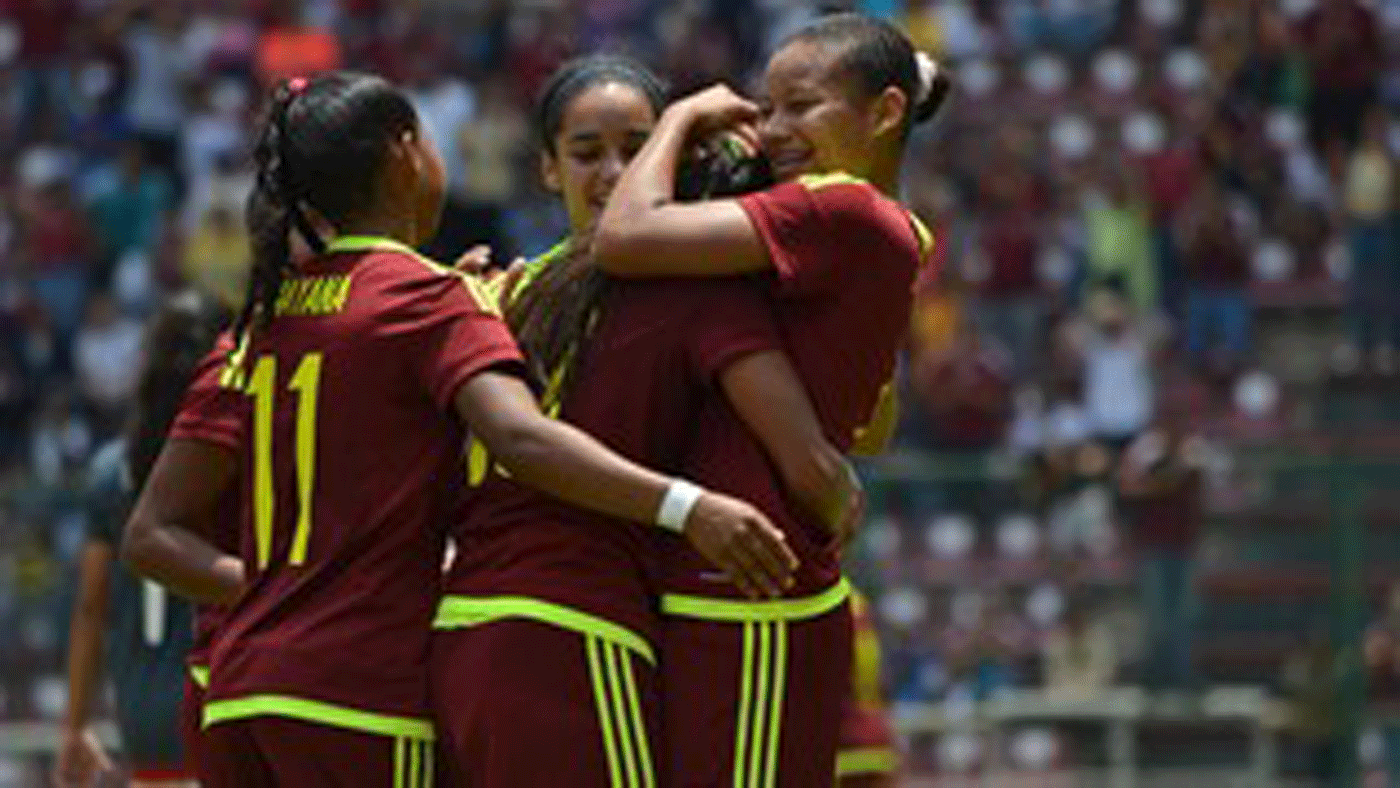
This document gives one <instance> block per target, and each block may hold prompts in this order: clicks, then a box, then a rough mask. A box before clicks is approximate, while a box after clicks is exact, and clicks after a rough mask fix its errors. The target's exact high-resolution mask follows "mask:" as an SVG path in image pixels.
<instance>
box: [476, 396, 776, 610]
mask: <svg viewBox="0 0 1400 788" xmlns="http://www.w3.org/2000/svg"><path fill="white" fill-rule="evenodd" d="M455 402H456V407H457V412H458V414H459V415H460V416H461V418H462V420H463V421H464V422H465V423H466V424H468V425H469V426H470V428H471V430H472V432H473V434H475V435H476V437H477V438H478V439H479V440H480V441H481V442H482V443H483V444H484V445H485V446H486V448H487V449H488V450H489V451H490V452H491V455H492V456H493V457H495V458H496V460H497V461H498V462H500V464H501V465H502V466H504V467H505V468H506V469H507V470H509V471H510V473H511V475H512V477H514V478H515V479H517V480H519V481H520V482H522V483H524V484H526V485H529V486H531V487H534V488H536V489H538V490H541V491H542V492H546V493H548V494H550V495H553V496H554V497H556V498H559V499H561V500H564V501H567V502H569V503H572V504H574V505H576V506H580V507H583V508H586V509H591V510H593V511H597V512H601V513H603V514H607V515H610V516H613V517H617V518H620V519H624V520H631V521H634V522H639V523H648V524H650V523H652V522H654V520H655V517H656V513H657V510H658V509H659V507H660V505H661V501H662V498H663V497H664V496H665V495H666V491H667V489H668V488H669V487H670V485H671V483H672V481H673V480H672V479H671V478H669V477H666V476H663V475H661V474H659V473H655V472H653V471H650V470H648V469H646V468H643V467H641V466H640V465H637V464H636V463H633V462H631V461H629V460H627V459H625V458H623V457H621V456H619V455H618V454H616V453H615V452H612V451H610V450H609V449H607V448H606V447H605V446H603V445H602V444H601V443H599V442H598V441H596V440H594V439H593V438H592V437H590V436H589V435H587V434H586V433H584V432H582V431H581V430H579V429H577V428H575V427H573V426H571V425H569V424H567V423H565V422H562V421H557V420H555V419H551V418H548V417H547V416H545V415H544V414H543V413H542V412H540V409H539V403H538V402H537V401H536V400H535V397H534V395H532V394H531V393H530V390H529V389H528V388H526V386H525V384H524V383H523V382H521V381H520V379H519V378H516V377H514V376H511V375H506V374H502V373H498V372H490V371H488V372H483V373H481V374H478V375H476V376H474V377H473V378H471V379H470V380H469V381H467V382H466V383H465V384H463V385H462V387H461V388H460V389H458V391H457V394H456V400H455ZM684 533H685V536H686V538H687V539H689V540H690V541H691V543H692V544H694V545H695V547H696V549H697V550H699V551H700V552H701V553H702V554H704V555H705V557H706V558H708V559H710V560H711V561H713V562H714V563H715V564H716V566H718V567H719V568H720V569H722V570H724V571H725V572H726V573H728V574H729V576H730V578H731V579H733V581H734V582H735V584H736V585H738V586H739V587H740V588H741V589H743V590H744V591H745V592H746V593H748V594H750V595H751V596H761V595H765V594H766V595H770V596H777V595H779V594H781V591H782V589H783V588H784V587H786V585H788V584H789V583H790V582H791V571H792V569H794V568H795V567H796V565H797V559H796V557H795V556H794V555H793V554H792V551H791V550H790V549H789V548H788V547H787V544H786V540H785V539H784V538H783V535H782V532H780V531H779V530H778V529H777V528H775V527H774V526H773V524H772V523H770V522H768V520H767V518H765V517H763V515H761V514H760V513H759V512H758V511H757V510H755V509H753V508H752V507H750V506H748V505H747V504H743V503H741V502H739V501H736V500H734V499H731V498H727V497H725V496H721V495H716V494H713V493H706V494H704V495H703V496H702V497H701V499H700V501H699V502H698V503H697V504H696V505H695V508H694V509H692V510H691V514H690V517H689V519H687V521H686V524H685V529H684Z"/></svg>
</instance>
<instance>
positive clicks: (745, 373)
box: [720, 351, 863, 543]
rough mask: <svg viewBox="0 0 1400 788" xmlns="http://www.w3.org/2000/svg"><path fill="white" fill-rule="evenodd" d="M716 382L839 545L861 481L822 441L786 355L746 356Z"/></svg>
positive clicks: (853, 521)
mask: <svg viewBox="0 0 1400 788" xmlns="http://www.w3.org/2000/svg"><path fill="white" fill-rule="evenodd" d="M720 384H721V386H722V387H723V389H724V393H725V396H726V397H727V398H728V399H729V402H730V404H731V405H733V406H734V410H735V411H736V412H737V413H738V414H739V418H740V419H741V420H742V421H743V422H744V425H745V426H746V427H748V429H749V431H750V432H752V433H753V434H754V436H755V437H757V438H758V440H759V443H761V444H762V445H763V448H764V451H765V452H766V453H767V454H768V456H769V458H770V459H772V460H773V463H774V464H775V465H776V466H777V468H778V473H779V475H781V476H782V478H783V484H784V486H786V487H787V489H788V491H789V492H791V493H792V495H793V497H794V498H796V499H797V500H798V502H800V503H801V504H802V505H803V506H804V507H805V508H806V509H807V510H808V511H810V512H813V513H814V514H816V515H818V516H820V517H821V518H822V520H823V521H824V522H825V523H826V524H827V526H828V527H829V528H830V529H831V532H832V534H833V536H835V537H836V538H837V539H838V540H839V543H845V542H846V541H848V540H849V538H850V537H851V536H852V534H853V533H854V530H855V527H856V525H857V524H858V520H859V518H860V515H861V508H862V498H863V494H862V491H861V488H860V482H859V481H858V480H857V479H856V476H855V473H854V471H852V470H851V467H850V464H849V463H848V462H847V461H846V458H845V456H843V455H842V454H841V452H840V451H839V450H838V449H837V448H836V447H835V446H832V445H831V442H830V441H828V440H827V438H826V435H825V433H824V432H823V431H822V428H821V423H820V421H818V419H817V414H816V412H815V411H814V410H813V409H812V402H811V400H810V399H809V398H808V397H807V391H806V389H805V388H804V387H803V386H802V382H801V380H800V379H799V378H798V377H797V371H796V370H795V369H793V367H792V363H791V362H790V361H788V358H787V356H786V355H784V354H782V353H780V352H778V351H765V352H762V353H753V354H750V355H748V356H745V357H744V358H742V359H740V360H738V361H736V362H734V363H733V364H730V365H729V366H728V367H726V368H725V369H724V371H723V372H722V373H721V374H720Z"/></svg>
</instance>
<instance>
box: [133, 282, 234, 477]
mask: <svg viewBox="0 0 1400 788" xmlns="http://www.w3.org/2000/svg"><path fill="white" fill-rule="evenodd" d="M227 319H228V315H227V313H226V312H225V311H224V309H223V307H222V306H221V305H220V304H219V303H218V302H217V301H216V300H214V299H213V298H209V297H207V296H205V295H202V294H200V293H198V292H196V291H194V290H186V291H183V292H180V293H177V294H175V295H173V296H171V297H170V298H169V299H167V300H166V302H165V303H164V304H162V305H161V307H160V309H159V310H158V311H157V312H156V314H155V315H154V316H153V317H152V318H151V321H150V323H149V324H148V325H147V328H146V338H145V346H144V349H143V352H144V356H145V360H144V361H143V362H142V366H141V375H140V377H139V378H138V379H137V383H136V397H135V402H134V403H133V407H132V410H131V416H130V418H129V419H128V421H127V424H126V433H125V434H126V461H127V468H128V469H130V471H131V479H132V482H133V483H134V485H135V488H136V489H140V488H141V487H142V486H143V485H144V484H145V483H146V477H147V476H149V475H150V473H151V466H152V465H154V464H155V461H156V455H157V454H159V453H160V449H161V446H163V445H164V444H165V434H166V433H167V432H169V431H170V425H171V423H172V422H174V421H175V415H176V413H178V412H179V410H180V402H181V400H182V399H184V396H185V388H186V387H188V386H189V384H190V376H191V375H193V374H194V369H195V367H196V366H197V365H198V364H199V360H200V359H201V358H203V357H204V355H205V354H206V353H208V352H209V349H210V348H211V347H212V346H213V344H214V337H215V336H217V335H218V333H219V328H220V327H221V326H222V325H224V323H225V322H226V321H227Z"/></svg>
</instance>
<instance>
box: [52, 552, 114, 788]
mask: <svg viewBox="0 0 1400 788" xmlns="http://www.w3.org/2000/svg"><path fill="white" fill-rule="evenodd" d="M114 553H115V551H113V549H112V545H111V544H109V543H107V542H105V541H100V540H96V539H94V540H90V541H88V543H87V544H86V545H85V546H84V547H83V553H82V559H81V562H80V563H79V567H78V598H77V601H76V602H75V603H74V605H73V618H72V621H71V622H70V623H69V626H68V708H67V709H66V710H65V711H64V714H63V737H62V741H61V743H60V745H59V749H58V757H57V762H56V763H55V764H54V771H53V781H54V785H56V786H58V788H80V787H84V786H88V785H91V784H92V781H93V779H94V778H95V777H96V776H97V775H98V774H105V773H109V772H111V771H112V762H111V760H110V759H109V758H108V757H107V751H106V749H105V748H104V747H103V746H102V743H101V742H100V741H98V740H97V736H96V734H94V733H93V732H92V731H91V730H90V729H89V728H88V723H89V721H90V720H91V718H92V701H93V698H94V697H95V696H96V695H97V694H98V676H99V674H100V672H101V670H102V645H103V641H104V639H105V635H106V630H107V606H108V596H109V589H110V587H111V580H112V560H113V559H114V558H115V554H114Z"/></svg>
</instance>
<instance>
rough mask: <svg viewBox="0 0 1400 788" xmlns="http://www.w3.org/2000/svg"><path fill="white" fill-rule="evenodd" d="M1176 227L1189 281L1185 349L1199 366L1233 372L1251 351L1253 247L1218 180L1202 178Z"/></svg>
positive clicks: (1187, 280)
mask: <svg viewBox="0 0 1400 788" xmlns="http://www.w3.org/2000/svg"><path fill="white" fill-rule="evenodd" d="M1175 229H1176V234H1177V245H1178V246H1179V248H1180V249H1181V254H1182V258H1183V260H1184V263H1185V264H1184V266H1183V267H1184V269H1185V275H1186V282H1187V293H1186V349H1187V350H1188V351H1189V352H1190V353H1191V355H1192V357H1193V359H1194V360H1195V361H1196V362H1197V363H1200V364H1206V363H1208V362H1215V363H1214V364H1212V366H1216V367H1219V368H1225V369H1235V368H1237V367H1238V366H1239V364H1240V363H1241V361H1242V360H1243V358H1244V355H1245V353H1246V352H1247V351H1248V349H1249V334H1250V322H1251V319H1252V318H1251V315H1250V307H1251V306H1252V304H1251V300H1250V294H1249V281H1250V268H1249V249H1248V248H1247V247H1246V246H1245V241H1244V238H1243V233H1242V231H1241V229H1240V227H1239V226H1238V223H1237V222H1236V221H1235V219H1234V216H1233V212H1232V209H1231V206H1230V203H1229V201H1228V200H1227V199H1226V194H1225V191H1224V190H1223V189H1222V188H1221V187H1220V184H1219V182H1218V181H1216V180H1215V179H1214V178H1209V177H1207V178H1202V179H1201V180H1200V182H1199V183H1198V184H1197V186H1196V189H1195V191H1194V193H1193V195H1192V198H1191V202H1190V204H1189V206H1188V207H1187V209H1186V210H1185V211H1184V212H1183V213H1182V214H1181V216H1180V217H1179V221H1178V222H1177V224H1176V228H1175Z"/></svg>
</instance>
